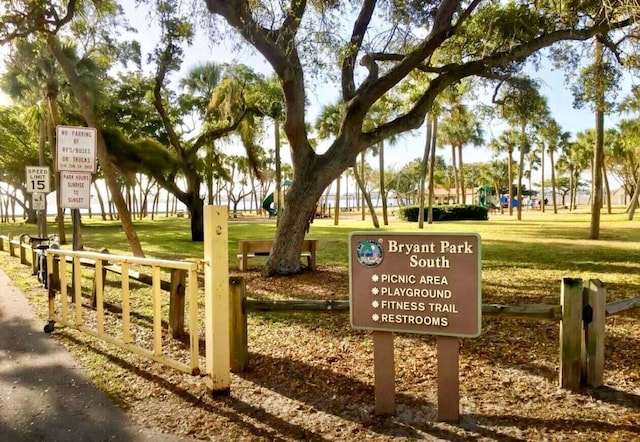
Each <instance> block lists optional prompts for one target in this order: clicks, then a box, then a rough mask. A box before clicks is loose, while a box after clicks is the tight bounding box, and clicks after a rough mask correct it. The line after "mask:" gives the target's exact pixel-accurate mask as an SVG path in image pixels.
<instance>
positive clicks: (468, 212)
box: [399, 204, 489, 222]
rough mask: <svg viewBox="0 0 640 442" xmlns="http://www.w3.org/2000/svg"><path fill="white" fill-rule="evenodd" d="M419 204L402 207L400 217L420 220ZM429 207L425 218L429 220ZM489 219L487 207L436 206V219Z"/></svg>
mask: <svg viewBox="0 0 640 442" xmlns="http://www.w3.org/2000/svg"><path fill="white" fill-rule="evenodd" d="M418 213H419V207H418V206H407V207H402V208H401V209H400V211H399V214H400V219H403V220H405V221H412V222H417V221H418ZM427 216H428V212H427V208H426V207H425V209H424V220H425V221H426V220H427ZM487 219H489V211H488V209H487V208H486V207H482V206H475V205H466V204H458V205H455V206H434V207H433V220H434V221H485V220H487Z"/></svg>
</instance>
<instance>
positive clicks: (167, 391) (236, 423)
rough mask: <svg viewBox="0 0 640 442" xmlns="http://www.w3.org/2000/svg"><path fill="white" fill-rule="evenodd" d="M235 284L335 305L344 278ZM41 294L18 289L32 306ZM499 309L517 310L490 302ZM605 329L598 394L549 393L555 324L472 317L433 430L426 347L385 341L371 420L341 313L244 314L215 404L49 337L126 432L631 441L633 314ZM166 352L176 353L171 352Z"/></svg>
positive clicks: (634, 423)
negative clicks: (391, 394) (386, 373)
mask: <svg viewBox="0 0 640 442" xmlns="http://www.w3.org/2000/svg"><path fill="white" fill-rule="evenodd" d="M243 276H245V278H246V281H247V292H248V294H249V296H251V297H255V298H264V299H274V298H282V297H285V295H283V294H286V297H288V298H296V299H347V298H348V275H347V271H346V269H341V268H333V267H323V266H320V268H319V270H318V272H316V273H303V274H301V275H298V276H296V277H293V278H265V277H263V276H262V275H261V274H260V273H259V272H246V273H243ZM41 290H42V289H39V288H35V285H34V287H33V288H29V287H26V288H25V291H26V293H27V295H28V296H30V297H31V298H33V300H34V302H37V299H38V298H39V299H42V292H41ZM496 301H497V300H494V301H493V302H496ZM509 301H512V302H511V303H517V300H515V299H513V300H508V299H501V300H500V302H502V303H508V302H509ZM40 307H41V311H42V313H43V315H44V314H45V312H46V311H45V310H44V308H43V307H44V306H43V305H40ZM606 326H607V338H606V363H605V386H604V387H600V388H597V389H584V390H583V391H580V392H569V391H566V390H562V389H560V388H558V334H559V325H558V323H557V322H553V321H528V320H509V319H491V318H485V319H484V320H483V331H482V335H481V336H480V337H479V338H476V339H464V340H462V341H461V351H460V365H459V368H460V397H461V400H460V412H461V419H460V422H459V423H457V424H450V423H443V422H438V421H437V390H436V388H437V369H436V368H437V367H436V349H435V342H436V341H435V338H434V337H432V336H419V335H408V334H396V336H395V341H394V344H395V381H396V413H395V415H394V416H390V417H384V416H376V414H375V412H374V403H375V401H374V384H373V382H374V373H373V342H372V339H371V333H369V332H365V331H357V330H354V329H352V328H351V326H350V324H349V317H348V314H347V313H335V312H334V313H322V314H317V313H316V314H311V313H252V314H251V315H249V352H250V363H249V369H248V370H247V371H246V372H244V373H237V374H232V384H231V393H230V395H229V396H222V397H213V396H212V395H210V394H209V393H208V392H207V390H206V388H205V383H204V380H203V379H202V378H200V377H193V376H190V375H186V374H183V373H179V372H177V371H175V370H172V369H169V368H166V367H163V366H162V365H160V364H157V363H155V362H153V361H149V360H146V359H143V358H141V357H137V356H134V355H131V354H127V353H125V352H123V351H120V350H118V349H117V348H115V347H113V346H111V345H108V344H105V343H102V342H99V341H96V340H94V339H91V338H88V337H86V336H84V335H81V334H80V333H78V332H76V331H74V330H71V329H66V328H60V329H57V330H56V332H55V333H54V335H55V336H56V339H58V340H59V341H60V342H61V343H62V344H63V345H65V346H67V347H68V348H69V350H70V351H71V352H72V353H73V354H74V355H75V357H76V358H77V359H78V360H79V361H80V363H81V364H83V366H84V367H85V368H86V369H87V371H88V372H89V373H90V375H91V376H92V377H93V378H94V379H95V381H96V383H97V384H98V385H99V386H100V388H101V389H103V390H104V391H106V392H107V393H108V394H109V395H110V396H111V397H112V399H113V400H114V401H115V402H116V403H117V404H118V405H119V406H121V407H122V408H123V409H125V410H126V412H127V413H128V414H129V415H130V416H131V417H132V418H133V419H134V421H136V422H137V423H139V424H142V425H145V426H148V427H152V428H156V429H159V430H161V431H163V432H168V433H174V434H180V435H185V436H190V437H192V438H196V439H201V440H213V441H230V440H233V441H262V440H264V441H299V440H309V441H344V440H350V441H364V440H367V441H387V440H419V439H424V440H461V441H462V440H506V441H520V440H534V441H535V440H540V441H542V440H598V441H601V440H610V441H617V440H619V441H630V440H635V439H640V368H639V367H638V361H639V360H640V358H639V356H640V346H639V345H638V344H639V343H640V312H638V310H635V311H631V312H627V313H624V314H621V315H619V316H614V317H610V318H608V319H607V324H606ZM168 348H175V349H176V352H183V351H184V348H183V346H182V344H181V343H179V342H169V345H168Z"/></svg>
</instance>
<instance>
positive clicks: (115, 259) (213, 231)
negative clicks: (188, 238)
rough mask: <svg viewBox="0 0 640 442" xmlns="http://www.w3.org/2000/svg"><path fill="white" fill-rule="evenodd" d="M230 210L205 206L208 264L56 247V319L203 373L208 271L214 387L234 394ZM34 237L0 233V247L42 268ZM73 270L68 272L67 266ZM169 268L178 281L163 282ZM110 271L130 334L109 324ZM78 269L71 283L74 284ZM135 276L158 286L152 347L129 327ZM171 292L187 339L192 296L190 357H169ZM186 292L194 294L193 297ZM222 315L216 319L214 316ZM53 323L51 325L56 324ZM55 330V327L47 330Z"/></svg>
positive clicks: (176, 328) (173, 322)
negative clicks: (92, 314) (91, 316)
mask: <svg viewBox="0 0 640 442" xmlns="http://www.w3.org/2000/svg"><path fill="white" fill-rule="evenodd" d="M228 218H229V215H228V210H227V208H226V207H224V206H205V208H204V224H205V231H204V259H203V260H201V261H200V262H198V263H196V262H181V261H170V260H160V259H147V258H137V257H132V256H118V255H111V254H106V253H96V252H84V251H69V250H63V249H48V250H47V251H46V255H47V272H48V278H47V279H48V282H49V284H48V288H49V320H50V324H51V323H53V322H56V323H60V324H62V325H66V326H69V327H73V328H76V329H78V330H80V331H82V332H85V333H87V334H90V335H92V336H95V337H97V338H99V339H102V340H104V341H106V342H109V343H111V344H114V345H117V346H119V347H121V348H124V349H126V350H129V351H132V352H134V353H137V354H140V355H143V356H146V357H148V358H150V359H152V360H155V361H158V362H161V363H163V364H165V365H167V366H170V367H172V368H175V369H178V370H182V371H185V372H188V373H192V374H194V375H195V374H199V373H200V372H201V369H200V365H199V363H200V354H199V344H200V343H199V332H198V310H197V309H198V304H199V303H198V296H199V290H198V270H199V268H200V266H201V268H202V270H203V272H204V310H205V312H204V317H205V321H204V325H205V326H204V344H205V368H206V372H205V375H206V382H207V387H208V388H209V389H210V390H211V391H212V393H213V394H214V395H217V394H228V393H229V391H230V375H229V372H230V366H229V355H230V351H229V343H230V341H231V339H230V336H229V330H230V326H229V318H230V314H229V294H228V280H229V268H228V256H229V252H228V242H229V241H228V224H227V223H228ZM27 237H28V236H27V235H20V236H19V237H18V238H17V239H16V238H13V237H12V236H5V235H0V250H3V251H8V252H9V254H10V255H11V256H17V255H18V254H17V253H16V251H17V250H19V251H20V262H21V263H22V264H25V265H28V264H31V265H32V266H33V267H34V268H35V265H36V264H35V263H36V258H37V256H36V252H35V250H34V249H33V248H32V247H31V245H30V244H29V243H28V242H27V241H25V239H26V238H27ZM28 250H30V251H31V262H30V263H29V262H28V260H27V251H28ZM130 264H134V265H139V266H146V267H148V268H150V269H151V275H147V274H144V273H141V272H136V271H133V270H132V269H130V268H129V266H130ZM68 265H69V267H71V272H68V269H67V266H68ZM87 266H89V267H92V268H93V269H94V270H95V271H94V272H93V296H92V302H91V303H92V306H93V307H95V309H96V321H95V322H96V326H95V328H89V327H87V326H86V324H85V319H84V316H83V302H82V293H81V285H82V271H81V270H82V268H83V267H87ZM161 269H168V270H169V271H170V275H171V280H170V281H168V282H167V281H162V280H161ZM106 272H113V273H117V274H118V275H119V279H120V284H121V290H120V291H121V293H122V297H123V298H122V301H121V302H122V312H121V313H122V322H123V326H122V336H114V335H113V334H111V333H109V332H110V331H108V330H106V327H105V302H104V283H105V279H106V278H105V277H106ZM68 273H70V274H71V281H70V282H71V284H69V283H68V282H69V281H68ZM130 279H134V280H137V281H139V282H142V283H144V284H147V285H150V286H151V291H152V341H153V342H152V348H151V349H150V350H149V349H148V348H146V347H142V346H139V345H136V344H134V342H133V339H132V335H131V333H130V330H129V325H130V316H131V315H130V311H129V280H130ZM69 287H71V291H72V293H73V297H72V302H73V303H74V308H73V311H70V305H69V300H68V290H69ZM163 289H164V290H168V291H169V292H170V302H169V304H170V314H169V331H170V333H171V334H172V335H173V336H175V337H179V336H181V335H182V334H183V333H184V309H185V296H188V299H189V315H188V323H189V350H188V359H189V360H188V362H187V363H184V362H183V361H178V360H173V359H171V358H169V357H166V356H165V355H164V354H163V351H162V347H163V340H162V332H163V323H162V306H161V291H162V290H163ZM57 290H59V291H60V299H59V301H58V304H59V306H56V304H55V302H56V301H55V294H56V291H57ZM185 294H186V295H185ZM214 316H215V317H214ZM50 324H48V325H50ZM45 330H47V328H45Z"/></svg>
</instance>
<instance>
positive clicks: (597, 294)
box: [584, 279, 607, 388]
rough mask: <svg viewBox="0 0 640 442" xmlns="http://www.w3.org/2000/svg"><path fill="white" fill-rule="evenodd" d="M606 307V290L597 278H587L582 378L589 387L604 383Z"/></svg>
mask: <svg viewBox="0 0 640 442" xmlns="http://www.w3.org/2000/svg"><path fill="white" fill-rule="evenodd" d="M606 309H607V290H606V288H605V286H604V284H603V283H602V282H601V281H600V280H599V279H591V280H589V287H588V288H587V289H586V290H585V293H584V311H585V314H584V327H585V332H584V336H585V350H586V355H585V357H586V364H585V368H586V373H584V375H585V376H584V380H585V382H586V384H587V385H588V386H590V387H593V388H597V387H600V386H601V385H602V384H603V383H604V336H605V319H606Z"/></svg>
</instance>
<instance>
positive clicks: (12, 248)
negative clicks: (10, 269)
mask: <svg viewBox="0 0 640 442" xmlns="http://www.w3.org/2000/svg"><path fill="white" fill-rule="evenodd" d="M9 256H16V246H15V244H14V242H13V234H11V233H9Z"/></svg>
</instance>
